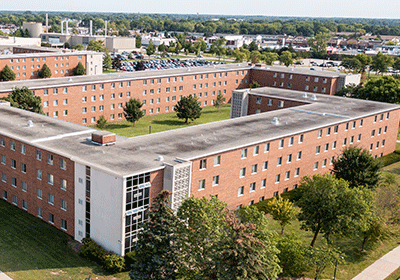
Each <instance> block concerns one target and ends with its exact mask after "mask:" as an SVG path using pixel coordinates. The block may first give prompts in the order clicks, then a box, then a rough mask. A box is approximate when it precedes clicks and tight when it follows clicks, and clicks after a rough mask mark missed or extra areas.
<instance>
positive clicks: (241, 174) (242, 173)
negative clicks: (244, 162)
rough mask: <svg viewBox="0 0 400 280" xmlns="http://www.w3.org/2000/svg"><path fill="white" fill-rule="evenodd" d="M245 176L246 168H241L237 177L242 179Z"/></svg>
mask: <svg viewBox="0 0 400 280" xmlns="http://www.w3.org/2000/svg"><path fill="white" fill-rule="evenodd" d="M245 175H246V167H243V168H241V169H240V175H239V177H240V178H242V177H244V176H245Z"/></svg>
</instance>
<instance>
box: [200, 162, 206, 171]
mask: <svg viewBox="0 0 400 280" xmlns="http://www.w3.org/2000/svg"><path fill="white" fill-rule="evenodd" d="M206 168H207V160H206V159H202V160H200V170H202V169H206Z"/></svg>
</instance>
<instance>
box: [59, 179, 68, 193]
mask: <svg viewBox="0 0 400 280" xmlns="http://www.w3.org/2000/svg"><path fill="white" fill-rule="evenodd" d="M60 186H61V189H62V190H64V191H66V190H67V180H64V179H61V180H60Z"/></svg>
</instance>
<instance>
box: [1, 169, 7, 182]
mask: <svg viewBox="0 0 400 280" xmlns="http://www.w3.org/2000/svg"><path fill="white" fill-rule="evenodd" d="M1 180H2V181H3V182H4V183H7V175H6V173H4V172H2V173H1Z"/></svg>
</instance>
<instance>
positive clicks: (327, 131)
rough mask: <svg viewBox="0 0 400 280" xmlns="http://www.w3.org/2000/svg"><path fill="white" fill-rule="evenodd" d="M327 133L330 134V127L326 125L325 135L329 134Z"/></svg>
mask: <svg viewBox="0 0 400 280" xmlns="http://www.w3.org/2000/svg"><path fill="white" fill-rule="evenodd" d="M329 135H331V128H330V127H328V128H327V129H326V136H329Z"/></svg>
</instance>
